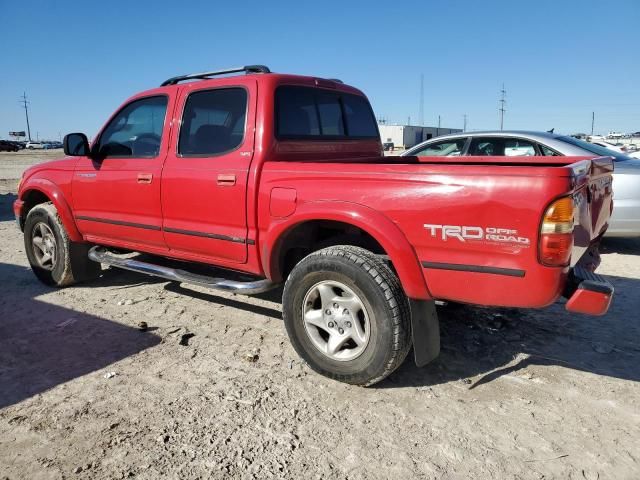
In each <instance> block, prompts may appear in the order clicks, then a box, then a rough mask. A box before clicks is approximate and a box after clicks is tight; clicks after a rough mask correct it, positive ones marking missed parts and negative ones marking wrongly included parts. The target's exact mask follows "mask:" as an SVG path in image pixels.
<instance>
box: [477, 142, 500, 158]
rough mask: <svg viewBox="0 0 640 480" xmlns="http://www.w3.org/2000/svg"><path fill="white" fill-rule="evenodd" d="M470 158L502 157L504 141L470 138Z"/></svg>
mask: <svg viewBox="0 0 640 480" xmlns="http://www.w3.org/2000/svg"><path fill="white" fill-rule="evenodd" d="M469 155H471V156H480V157H483V156H489V157H502V156H504V139H502V138H472V139H471V146H470V147H469Z"/></svg>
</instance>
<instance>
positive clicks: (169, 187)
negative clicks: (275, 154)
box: [162, 78, 256, 265]
mask: <svg viewBox="0 0 640 480" xmlns="http://www.w3.org/2000/svg"><path fill="white" fill-rule="evenodd" d="M255 91H256V85H255V82H250V81H248V80H246V79H244V80H243V82H242V85H238V81H237V79H234V78H229V79H228V80H226V82H225V83H222V85H220V86H217V87H216V88H215V89H211V88H209V89H203V88H202V87H200V86H198V84H197V83H194V84H187V85H185V86H184V87H183V91H182V92H183V94H182V95H181V99H180V100H179V104H178V108H177V110H176V111H177V112H181V115H182V117H181V118H180V119H179V122H180V128H179V131H176V132H175V135H174V137H176V139H175V141H172V144H174V145H176V148H175V150H174V149H171V151H170V152H169V154H168V156H167V160H166V163H165V167H164V171H163V175H162V210H163V217H164V223H163V230H164V236H165V239H166V242H167V245H168V247H169V249H170V250H171V251H172V252H175V253H178V254H179V255H180V256H185V255H186V256H188V257H191V258H194V259H195V260H202V261H209V262H211V263H213V262H215V263H218V264H230V265H233V264H237V263H244V262H246V260H247V242H248V239H247V178H248V174H249V167H250V165H251V159H252V156H253V142H254V128H253V125H254V124H255Z"/></svg>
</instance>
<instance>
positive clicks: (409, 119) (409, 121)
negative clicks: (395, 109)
mask: <svg viewBox="0 0 640 480" xmlns="http://www.w3.org/2000/svg"><path fill="white" fill-rule="evenodd" d="M407 125H408V126H411V117H410V116H409V117H408V118H407Z"/></svg>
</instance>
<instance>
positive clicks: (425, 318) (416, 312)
mask: <svg viewBox="0 0 640 480" xmlns="http://www.w3.org/2000/svg"><path fill="white" fill-rule="evenodd" d="M409 305H410V307H411V334H412V337H413V355H414V357H415V361H416V365H417V366H418V367H423V366H425V365H426V364H427V363H429V362H431V361H432V360H434V359H435V358H436V357H437V356H438V355H439V354H440V322H439V321H438V314H437V313H436V304H435V302H434V301H433V300H413V299H409Z"/></svg>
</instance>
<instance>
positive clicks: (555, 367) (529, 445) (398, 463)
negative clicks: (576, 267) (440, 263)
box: [0, 152, 640, 480]
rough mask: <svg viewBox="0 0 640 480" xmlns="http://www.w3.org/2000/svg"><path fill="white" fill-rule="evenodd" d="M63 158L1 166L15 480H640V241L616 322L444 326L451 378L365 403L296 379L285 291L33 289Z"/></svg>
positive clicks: (624, 254)
mask: <svg viewBox="0 0 640 480" xmlns="http://www.w3.org/2000/svg"><path fill="white" fill-rule="evenodd" d="M50 155H51V152H43V153H40V152H39V153H37V154H32V153H26V154H17V155H16V154H13V155H10V154H0V173H2V174H3V178H4V179H5V180H4V181H0V280H1V281H2V285H3V288H2V292H1V293H0V478H1V479H6V478H8V479H11V480H14V479H41V478H42V479H49V478H52V479H57V478H67V479H70V478H98V479H102V478H104V479H112V478H125V477H137V478H145V479H146V478H148V479H155V478H185V479H196V478H243V479H244V478H259V479H263V478H292V479H293V478H295V479H299V478H327V479H334V478H335V479H347V478H349V479H360V478H362V479H377V478H380V479H383V478H384V479H386V478H444V479H454V478H518V479H550V478H562V479H565V478H570V479H587V480H590V479H598V478H600V479H608V478H610V479H637V478H640V449H639V448H638V445H640V408H639V407H640V387H639V384H638V382H639V381H640V362H639V360H640V315H639V314H638V312H639V311H640V296H639V295H638V293H637V291H638V290H637V289H638V288H639V287H640V240H617V241H608V242H606V244H605V246H604V248H605V253H604V255H603V262H602V266H601V268H600V272H601V273H604V274H606V275H609V278H610V279H611V281H612V283H613V284H614V285H615V287H616V289H617V293H616V297H615V300H614V304H613V306H612V308H611V310H610V313H609V314H608V315H607V316H605V317H599V318H598V317H588V316H581V315H573V314H569V313H567V312H565V311H564V309H563V306H562V305H561V304H557V305H554V306H552V307H549V308H546V309H544V310H538V311H519V310H505V309H502V310H497V309H481V308H471V307H459V308H452V307H446V308H442V309H441V310H440V312H439V313H440V319H441V324H442V354H441V356H440V357H439V358H438V360H436V361H435V362H433V363H432V364H430V365H429V366H427V367H425V368H422V369H418V368H416V367H415V366H414V365H412V362H411V361H407V362H405V364H404V365H403V366H402V367H401V368H400V369H399V370H398V371H397V372H396V373H395V374H394V375H392V376H391V377H390V378H389V379H387V380H385V381H384V382H382V383H381V384H378V385H377V386H375V387H373V388H367V389H364V388H358V387H351V386H348V385H343V384H340V383H336V382H333V381H330V380H327V379H325V378H323V377H320V376H318V375H316V374H314V373H313V372H311V371H310V370H309V369H308V368H307V367H306V366H305V365H304V364H303V363H302V362H301V361H300V359H299V358H298V357H297V356H296V354H295V352H294V351H293V349H292V348H291V347H290V345H289V342H288V340H287V337H286V334H285V331H284V326H283V324H282V321H281V306H280V303H279V298H280V294H281V292H278V291H276V292H271V293H270V294H267V295H262V296H258V297H242V296H234V295H227V294H222V293H221V294H218V293H211V292H208V291H205V290H203V289H199V288H197V287H189V286H186V285H184V286H179V285H175V284H171V283H168V282H165V281H161V280H157V279H153V278H151V277H147V276H143V275H137V274H134V273H129V272H123V271H116V270H105V271H104V274H103V276H102V277H101V278H100V279H98V280H96V281H93V282H91V283H86V284H83V285H80V286H76V287H72V288H68V289H63V290H53V289H51V288H48V287H45V286H44V285H42V284H40V283H39V282H37V281H36V279H35V277H34V276H33V275H32V273H31V271H30V270H29V268H28V266H27V262H26V257H25V254H24V247H23V243H22V237H21V234H20V233H19V231H18V230H17V229H16V227H15V223H14V220H13V217H12V213H11V209H10V206H11V203H12V202H13V200H14V198H15V191H14V189H15V179H17V178H18V177H19V176H20V172H21V171H22V169H23V168H24V167H25V166H26V165H28V164H31V163H34V162H37V161H40V160H42V159H45V158H46V157H48V156H50ZM141 321H144V322H147V324H148V325H149V328H148V330H147V331H146V332H141V331H139V330H138V328H137V325H138V323H139V322H141Z"/></svg>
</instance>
